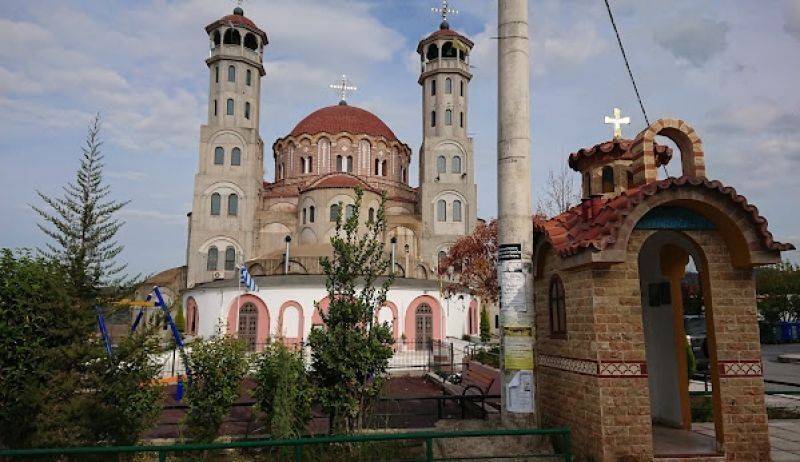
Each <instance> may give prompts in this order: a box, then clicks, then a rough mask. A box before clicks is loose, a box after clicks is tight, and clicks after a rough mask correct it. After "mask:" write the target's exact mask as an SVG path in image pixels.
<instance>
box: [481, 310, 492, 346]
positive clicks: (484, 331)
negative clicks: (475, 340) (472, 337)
mask: <svg viewBox="0 0 800 462" xmlns="http://www.w3.org/2000/svg"><path fill="white" fill-rule="evenodd" d="M489 329H490V326H489V312H488V311H486V306H482V307H481V342H483V343H486V342H488V341H489V340H491V339H492V335H491V334H490V333H489Z"/></svg>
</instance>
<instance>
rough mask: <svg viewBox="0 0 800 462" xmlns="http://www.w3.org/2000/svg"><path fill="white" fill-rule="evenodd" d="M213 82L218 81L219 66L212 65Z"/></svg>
mask: <svg viewBox="0 0 800 462" xmlns="http://www.w3.org/2000/svg"><path fill="white" fill-rule="evenodd" d="M214 82H216V83H219V66H214Z"/></svg>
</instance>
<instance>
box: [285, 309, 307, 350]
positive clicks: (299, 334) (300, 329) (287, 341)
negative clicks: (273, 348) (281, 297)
mask: <svg viewBox="0 0 800 462" xmlns="http://www.w3.org/2000/svg"><path fill="white" fill-rule="evenodd" d="M291 307H294V308H297V314H298V316H299V319H300V320H299V324H298V326H297V332H296V334H297V335H296V336H295V337H285V338H284V339H283V343H284V344H286V345H295V344H298V343H300V342H301V341H302V340H303V332H305V330H303V329H304V328H305V317H304V316H303V307H302V306H301V305H300V303H298V302H296V301H294V300H289V301H288V302H285V303H284V304H283V305H281V310H280V315H279V316H278V335H279V336H280V335H283V313H285V312H286V309H287V308H291Z"/></svg>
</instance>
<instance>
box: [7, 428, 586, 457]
mask: <svg viewBox="0 0 800 462" xmlns="http://www.w3.org/2000/svg"><path fill="white" fill-rule="evenodd" d="M501 436H516V437H525V436H533V437H549V438H551V442H552V444H553V447H554V451H553V452H552V453H550V454H540V453H527V454H516V455H510V454H509V450H508V449H507V448H505V447H498V448H497V449H498V450H499V451H500V453H501V455H493V454H485V453H484V454H480V455H474V454H471V455H469V456H459V457H453V456H452V455H448V454H441V452H443V451H442V450H441V449H440V450H439V451H437V450H436V448H435V447H434V444H433V443H434V441H435V440H446V439H453V438H479V437H484V438H485V437H501ZM404 441H406V442H416V443H417V446H416V447H414V448H408V447H404V448H403V451H402V454H403V455H404V456H405V457H404V458H398V457H397V456H398V455H399V453H400V451H397V449H398V448H397V447H391V445H392V443H395V446H399V445H400V444H402V443H403V442H404ZM347 443H355V444H356V445H360V446H361V447H362V448H364V447H365V446H369V445H370V444H381V443H383V445H385V447H384V448H383V450H382V451H381V452H380V453H377V454H374V455H370V459H369V460H386V461H389V460H392V461H407V462H411V461H426V462H432V461H444V460H492V459H515V460H521V459H550V460H564V461H567V462H570V461H572V448H571V441H570V430H569V429H568V428H541V429H540V428H535V429H534V428H525V429H497V430H471V431H455V432H435V431H430V432H410V433H391V434H364V435H337V436H323V437H314V438H296V439H285V440H253V441H236V442H230V443H211V444H183V445H177V444H176V445H163V446H97V447H75V448H46V449H45V448H37V449H5V450H0V457H8V458H26V457H44V456H51V457H52V456H87V455H99V454H106V455H111V454H116V455H120V454H156V455H157V456H158V460H159V461H160V462H166V460H167V456H168V455H170V454H182V453H187V452H195V453H196V452H201V451H224V450H240V451H244V450H258V449H262V450H263V449H268V450H274V449H279V448H287V449H289V451H287V452H289V454H291V455H292V456H293V458H294V460H295V462H301V461H303V460H319V457H318V456H317V455H315V454H313V453H311V450H312V449H319V448H320V446H323V448H322V450H325V451H330V450H335V449H340V446H341V445H343V444H347ZM337 446H338V447H337ZM485 446H486V445H482V447H485ZM498 446H499V445H498ZM354 449H355V450H356V451H357V450H358V447H356V448H354ZM437 452H439V453H440V454H436V453H437ZM287 455H288V454H287ZM409 455H411V456H412V458H407V457H408V456H409ZM376 456H377V457H378V458H377V459H376V458H375V457H376ZM347 460H359V459H358V454H357V452H355V451H353V450H352V449H349V457H348V459H347Z"/></svg>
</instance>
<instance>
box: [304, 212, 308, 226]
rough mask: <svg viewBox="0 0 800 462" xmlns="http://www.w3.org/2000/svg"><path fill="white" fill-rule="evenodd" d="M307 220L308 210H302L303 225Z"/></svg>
mask: <svg viewBox="0 0 800 462" xmlns="http://www.w3.org/2000/svg"><path fill="white" fill-rule="evenodd" d="M307 218H308V209H303V224H306V220H307Z"/></svg>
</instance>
